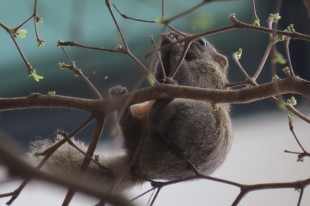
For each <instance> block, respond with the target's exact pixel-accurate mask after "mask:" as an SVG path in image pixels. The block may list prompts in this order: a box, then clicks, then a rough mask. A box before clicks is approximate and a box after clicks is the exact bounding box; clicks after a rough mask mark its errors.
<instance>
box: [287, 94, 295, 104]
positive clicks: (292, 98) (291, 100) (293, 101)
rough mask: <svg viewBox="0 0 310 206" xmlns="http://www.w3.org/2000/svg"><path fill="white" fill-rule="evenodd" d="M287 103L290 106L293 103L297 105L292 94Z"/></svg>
mask: <svg viewBox="0 0 310 206" xmlns="http://www.w3.org/2000/svg"><path fill="white" fill-rule="evenodd" d="M287 103H288V104H290V105H292V106H295V105H297V100H296V99H295V97H294V96H291V98H290V99H288V100H287Z"/></svg>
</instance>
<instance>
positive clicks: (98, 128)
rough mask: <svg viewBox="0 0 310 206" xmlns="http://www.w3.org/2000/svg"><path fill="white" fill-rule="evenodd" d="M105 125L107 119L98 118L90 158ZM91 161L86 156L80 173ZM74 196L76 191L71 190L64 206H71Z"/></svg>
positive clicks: (88, 152)
mask: <svg viewBox="0 0 310 206" xmlns="http://www.w3.org/2000/svg"><path fill="white" fill-rule="evenodd" d="M104 123H105V117H97V121H96V128H95V131H94V133H93V136H92V138H91V141H90V143H89V146H88V149H87V151H86V154H87V155H88V156H90V157H92V156H93V155H94V152H95V149H96V146H97V144H98V141H99V139H100V137H101V134H102V130H103V127H104ZM90 161H91V160H90V159H89V158H88V157H87V156H85V157H84V159H83V162H82V165H81V168H80V171H84V170H85V169H86V168H87V167H88V165H89V163H90ZM74 194H75V190H74V189H71V188H70V189H68V192H67V195H66V197H65V199H64V201H63V204H62V205H63V206H65V205H69V203H70V202H71V200H72V198H73V196H74Z"/></svg>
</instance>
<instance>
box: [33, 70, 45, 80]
mask: <svg viewBox="0 0 310 206" xmlns="http://www.w3.org/2000/svg"><path fill="white" fill-rule="evenodd" d="M30 76H32V77H33V79H34V80H35V81H36V82H39V81H40V80H41V79H43V78H44V77H43V76H40V75H38V74H37V73H36V70H35V69H33V70H32V71H31V73H30Z"/></svg>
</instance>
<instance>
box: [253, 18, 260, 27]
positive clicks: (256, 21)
mask: <svg viewBox="0 0 310 206" xmlns="http://www.w3.org/2000/svg"><path fill="white" fill-rule="evenodd" d="M252 25H253V26H257V27H260V20H259V18H257V17H255V19H254V21H253V23H252Z"/></svg>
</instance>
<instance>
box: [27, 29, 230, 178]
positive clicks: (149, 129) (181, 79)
mask: <svg viewBox="0 0 310 206" xmlns="http://www.w3.org/2000/svg"><path fill="white" fill-rule="evenodd" d="M187 35H188V34H178V33H176V32H170V33H167V34H162V35H161V37H160V42H159V43H160V46H161V47H162V49H160V56H161V59H162V64H161V63H160V62H159V61H158V62H157V64H156V67H155V71H154V74H155V77H156V78H157V80H158V81H160V82H168V83H173V84H179V85H187V86H194V87H202V88H211V89H226V87H225V85H226V83H227V78H226V74H227V67H228V63H227V59H226V57H225V56H223V55H221V54H219V53H218V52H217V51H216V49H215V48H214V47H213V46H212V45H211V44H210V43H209V42H208V41H207V40H206V39H204V38H200V39H197V40H195V41H193V42H192V43H191V44H190V47H189V49H188V52H187V54H186V56H185V58H184V60H183V62H182V64H181V65H180V68H179V70H178V71H177V73H176V74H175V76H174V78H173V80H171V79H169V78H165V77H166V76H169V75H170V73H171V72H172V71H171V70H172V69H173V68H174V67H175V65H176V64H177V62H178V60H179V58H180V57H181V54H182V51H183V44H182V42H176V41H180V40H182V39H183V38H184V36H187ZM162 66H163V68H162ZM110 93H111V96H118V95H122V94H125V93H127V89H126V88H125V87H122V86H116V87H113V88H111V89H110ZM149 110H150V111H149V112H148V113H147V115H144V116H142V117H137V116H135V115H134V114H133V112H132V110H131V107H130V106H128V107H127V108H126V109H125V111H123V112H122V113H120V114H122V115H121V117H120V121H119V125H120V128H121V132H122V135H123V141H124V145H123V147H124V149H125V150H126V155H122V156H119V157H114V158H111V159H109V158H104V157H103V158H101V159H99V161H100V162H101V163H102V164H104V166H105V167H107V168H109V169H111V171H112V175H109V176H108V177H107V178H105V180H106V179H113V177H118V176H119V175H121V173H122V171H123V170H124V169H125V168H126V167H127V165H128V164H129V162H130V161H131V160H132V158H133V157H134V155H135V151H136V149H137V147H138V144H139V142H140V139H141V138H142V137H143V141H142V142H141V147H140V150H139V151H138V152H137V156H136V157H135V161H134V164H133V165H132V168H131V170H130V171H129V176H130V178H127V180H129V182H131V183H135V182H136V181H138V180H139V179H142V180H154V179H165V180H173V179H177V178H182V177H187V176H189V175H193V174H194V172H193V170H192V168H191V167H190V165H189V162H190V163H191V164H192V165H194V166H195V167H196V168H197V169H198V170H199V171H200V172H201V173H203V174H206V175H209V174H211V173H212V172H214V171H215V169H217V168H218V167H219V166H220V165H221V164H222V162H223V161H224V160H225V158H226V156H227V153H228V150H229V148H230V145H231V141H232V129H231V122H230V117H229V105H227V104H217V105H214V104H211V103H209V102H206V101H198V100H190V99H181V98H176V99H161V100H156V101H154V103H153V104H152V105H151V107H150V108H149ZM75 143H76V144H77V145H78V146H80V147H83V148H84V149H83V150H86V147H85V146H83V144H82V143H79V142H76V141H75ZM51 144H52V143H51V142H50V144H47V143H39V142H37V143H34V145H35V146H34V147H33V151H38V150H42V148H44V147H45V148H46V147H47V146H48V145H51ZM64 148H65V147H64ZM83 157H84V156H83V155H82V154H80V153H79V152H78V151H77V150H75V149H74V148H72V147H70V146H68V145H67V146H66V149H61V148H60V150H58V151H56V153H55V155H53V156H52V157H51V160H50V162H51V163H50V165H56V166H58V167H62V164H67V167H65V168H70V167H71V168H72V167H73V166H72V162H74V164H73V165H74V167H75V169H76V170H78V162H82V159H83ZM70 158H71V160H70ZM185 159H187V160H185ZM92 164H93V163H92ZM91 168H93V169H91ZM91 168H90V169H89V170H95V171H96V172H95V173H98V174H100V169H98V168H97V169H96V166H95V165H92V166H91ZM98 176H100V175H98ZM101 176H103V175H101ZM114 182H115V181H114ZM127 182H128V181H127Z"/></svg>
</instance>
